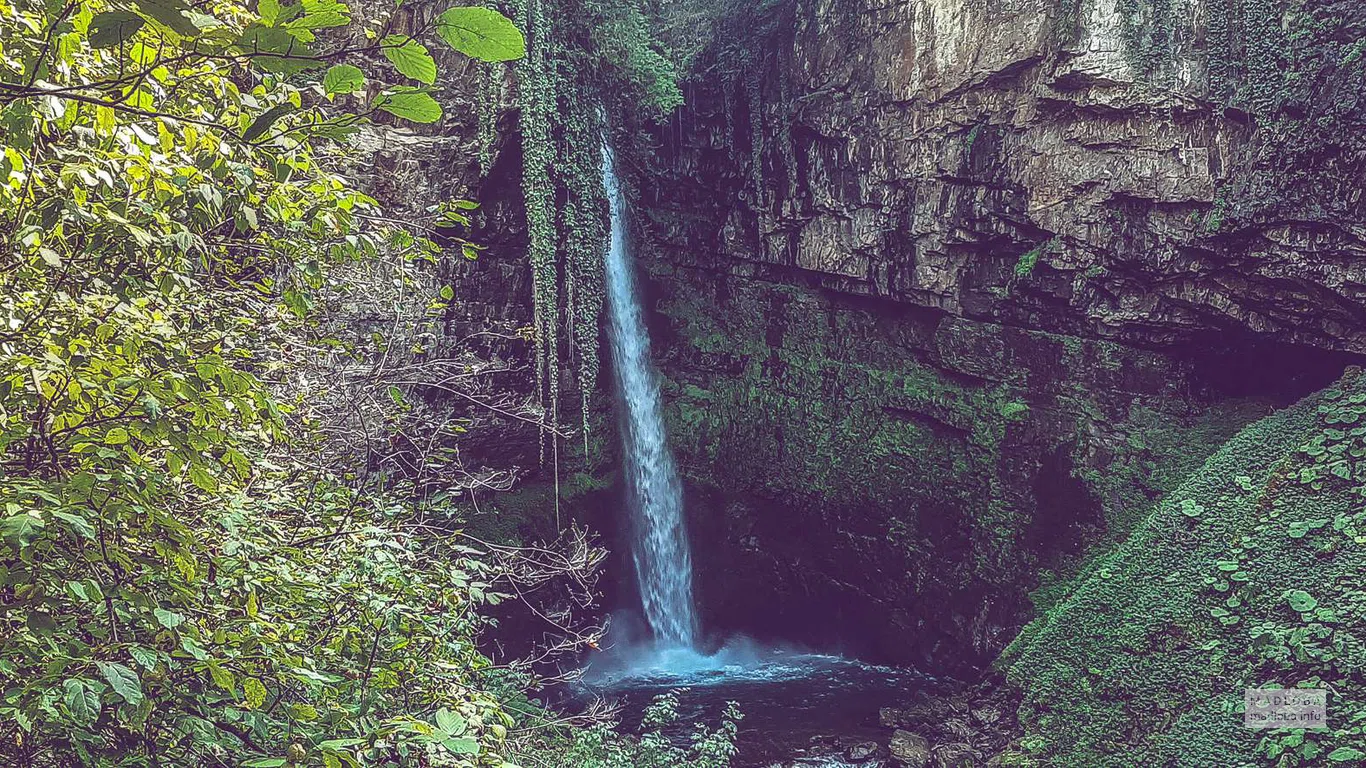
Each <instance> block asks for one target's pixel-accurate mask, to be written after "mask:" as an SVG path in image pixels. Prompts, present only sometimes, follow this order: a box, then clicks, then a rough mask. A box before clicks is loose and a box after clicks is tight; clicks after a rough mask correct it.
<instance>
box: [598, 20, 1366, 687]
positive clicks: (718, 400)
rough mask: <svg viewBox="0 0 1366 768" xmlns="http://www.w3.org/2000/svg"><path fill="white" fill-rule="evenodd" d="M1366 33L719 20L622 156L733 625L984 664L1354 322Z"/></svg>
mask: <svg viewBox="0 0 1366 768" xmlns="http://www.w3.org/2000/svg"><path fill="white" fill-rule="evenodd" d="M1363 31H1366V9H1363V8H1362V7H1359V6H1358V5H1357V4H1353V3H1348V2H1341V1H1339V0H1304V1H1303V2H1301V1H1300V0H1293V1H1291V2H1274V1H1273V0H1063V1H1062V2H1045V1H1044V0H893V1H892V2H872V1H871V0H867V1H863V0H786V1H785V2H776V3H767V4H762V5H760V6H754V7H748V8H747V9H745V10H741V11H739V12H737V14H736V15H734V16H731V17H727V18H724V19H722V20H720V21H718V22H717V24H716V27H715V34H714V41H715V42H713V44H712V46H711V48H710V49H709V51H708V52H706V53H704V54H703V55H702V56H701V57H700V59H699V63H698V66H697V68H696V74H695V76H694V78H693V80H692V81H691V82H690V83H689V84H688V87H687V88H686V89H685V93H686V95H687V96H688V104H687V106H685V107H684V108H683V110H682V111H681V112H680V114H678V115H677V116H676V117H675V119H674V120H673V121H672V122H671V123H669V124H667V125H665V126H659V127H655V128H649V127H641V130H639V131H636V132H634V133H633V134H632V135H631V137H630V141H631V147H630V149H629V151H628V152H626V153H625V155H626V156H627V161H628V163H629V165H630V168H631V170H632V171H633V174H632V176H633V179H634V182H635V188H636V191H637V201H636V205H635V210H636V211H637V218H638V224H639V226H640V229H641V238H640V239H641V242H642V244H643V246H644V248H643V250H644V255H643V260H644V262H645V267H646V269H647V270H648V272H649V275H650V279H649V281H648V290H649V292H650V294H651V296H650V299H651V302H652V304H653V305H654V307H655V309H656V315H655V317H654V325H655V328H654V332H655V337H656V349H657V351H658V352H659V354H660V357H661V366H662V368H663V371H664V373H665V376H666V378H667V379H668V381H669V385H670V388H669V391H668V392H667V394H668V399H669V403H670V405H669V412H670V419H671V425H670V426H671V434H672V435H673V436H674V440H675V442H676V447H677V450H678V452H679V454H680V457H681V464H682V466H683V468H684V471H685V474H686V475H687V478H688V481H689V484H690V488H691V493H692V498H691V501H690V509H692V510H693V513H694V515H695V516H696V518H697V519H696V525H697V527H698V529H699V530H700V531H702V533H701V534H700V536H699V538H698V540H699V541H705V542H706V544H705V554H703V555H702V556H701V561H702V562H701V566H700V567H699V574H700V582H699V589H700V591H701V594H702V599H703V602H704V612H707V615H708V617H709V620H710V621H711V622H712V624H713V626H726V625H727V624H728V623H729V624H730V625H732V626H739V628H742V629H743V628H747V627H746V626H744V625H746V624H748V625H749V627H748V628H752V627H754V626H760V627H768V628H770V629H771V630H772V631H773V632H774V633H775V634H776V635H782V634H784V633H786V634H788V635H790V634H791V633H792V632H793V631H796V630H797V628H800V627H802V626H803V625H804V624H805V625H806V626H810V625H811V624H812V621H811V619H812V617H816V619H817V621H816V623H817V624H819V625H820V626H821V627H822V629H823V630H824V631H823V632H821V633H815V634H814V635H812V636H810V637H809V638H807V639H809V640H810V642H812V643H816V644H822V643H823V644H826V645H833V646H837V647H840V646H841V644H842V643H843V644H846V645H844V646H842V647H844V648H845V649H849V650H854V651H855V652H862V653H866V654H868V655H872V656H876V657H879V658H891V659H897V660H910V661H916V660H922V661H927V662H928V663H930V664H932V665H939V666H940V668H944V667H948V668H954V667H956V666H962V665H964V664H966V665H967V666H972V665H981V664H984V663H986V662H987V661H988V660H989V659H990V658H991V657H992V656H993V655H994V653H996V652H997V651H999V650H1000V648H1001V646H1002V645H1003V644H1004V642H1006V641H1008V640H1009V638H1010V636H1011V635H1012V634H1013V632H1014V629H1015V628H1016V627H1018V625H1019V623H1020V622H1021V621H1023V620H1024V619H1025V618H1027V617H1028V616H1030V615H1032V613H1033V612H1035V611H1036V610H1039V609H1041V608H1046V607H1047V605H1048V604H1050V603H1051V602H1052V601H1054V600H1057V599H1060V598H1062V597H1063V596H1064V595H1065V594H1066V591H1067V589H1068V587H1067V586H1066V584H1067V577H1068V576H1069V575H1070V574H1071V573H1073V572H1074V571H1075V569H1076V568H1078V567H1080V564H1081V563H1082V562H1083V561H1084V560H1085V559H1086V557H1087V556H1088V554H1090V553H1095V552H1098V551H1100V550H1101V549H1103V548H1104V547H1106V546H1108V545H1109V543H1112V542H1114V541H1117V540H1122V538H1123V537H1124V536H1125V535H1126V534H1127V532H1128V531H1129V530H1131V528H1132V526H1133V524H1134V521H1136V520H1138V519H1140V518H1142V516H1143V515H1145V514H1146V513H1147V511H1148V509H1149V508H1150V507H1151V505H1152V504H1153V502H1154V501H1155V500H1156V499H1159V498H1161V497H1162V496H1163V494H1165V493H1166V492H1168V491H1170V490H1171V489H1172V488H1174V487H1175V486H1176V484H1178V483H1179V482H1180V481H1181V479H1182V478H1183V477H1184V475H1185V473H1186V472H1188V471H1190V470H1191V469H1192V468H1194V467H1198V466H1199V463H1200V462H1201V461H1202V460H1203V458H1204V457H1205V456H1207V455H1208V454H1209V453H1210V452H1211V451H1213V450H1214V449H1215V448H1216V447H1217V446H1218V445H1219V444H1220V443H1222V442H1223V441H1224V440H1225V439H1227V438H1228V437H1229V436H1230V435H1231V434H1233V432H1235V431H1236V430H1237V429H1238V428H1239V427H1241V426H1242V425H1243V424H1246V423H1248V422H1249V421H1250V420H1253V419H1255V418H1257V417H1259V416H1260V415H1261V414H1264V413H1265V412H1266V410H1267V409H1269V408H1273V407H1276V406H1279V405H1284V404H1287V403H1288V402H1290V401H1292V400H1293V399H1294V398H1296V397H1299V396H1302V395H1304V394H1306V393H1307V392H1309V391H1312V390H1313V389H1315V388H1317V387H1320V386H1323V385H1325V384H1326V383H1328V382H1330V381H1332V380H1333V378H1335V377H1336V375H1337V374H1338V373H1340V372H1341V370H1342V366H1343V363H1344V362H1345V360H1346V359H1347V357H1344V356H1342V355H1350V353H1362V352H1366V323H1363V305H1362V299H1363V290H1364V288H1363V286H1366V259H1363V257H1366V230H1364V229H1363V228H1362V225H1361V221H1363V220H1366V219H1364V218H1363V216H1362V214H1363V213H1366V210H1363V207H1362V206H1363V202H1362V200H1361V193H1360V191H1359V190H1360V188H1361V187H1362V186H1363V184H1364V183H1366V176H1364V175H1363V169H1366V139H1364V138H1363V137H1366V131H1362V130H1361V129H1362V128H1364V127H1366V125H1363V123H1366V109H1363V107H1366V76H1363V75H1364V74H1366V69H1363V67H1366V63H1364V62H1363V61H1362V53H1363V50H1366V44H1364V43H1362V40H1363V38H1364V37H1366V35H1363ZM699 548H701V547H699ZM1035 589H1037V591H1036V592H1035V593H1034V595H1033V597H1034V600H1035V601H1036V602H1035V603H1033V604H1031V603H1030V601H1029V600H1027V599H1026V597H1025V595H1026V593H1028V592H1029V591H1030V590H1035ZM804 620H805V621H804ZM816 635H821V636H816ZM850 638H861V639H860V640H858V641H853V640H850ZM850 643H852V644H854V645H858V644H860V643H861V644H862V647H859V648H850V645H848V644H850Z"/></svg>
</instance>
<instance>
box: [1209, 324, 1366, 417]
mask: <svg viewBox="0 0 1366 768" xmlns="http://www.w3.org/2000/svg"><path fill="white" fill-rule="evenodd" d="M1183 356H1184V357H1186V358H1187V359H1188V360H1189V361H1190V363H1191V366H1192V371H1193V373H1194V380H1195V383H1196V384H1197V386H1199V387H1200V389H1201V390H1202V392H1201V394H1202V395H1203V396H1204V397H1206V398H1208V399H1210V400H1223V399H1230V398H1242V397H1264V398H1267V399H1269V400H1271V401H1273V402H1274V403H1275V404H1276V406H1277V407H1281V408H1283V407H1285V406H1287V405H1290V404H1291V403H1294V402H1295V401H1297V400H1299V399H1300V398H1302V397H1305V396H1307V395H1309V394H1312V393H1313V392H1316V391H1318V390H1320V389H1323V388H1324V387H1327V386H1328V385H1330V384H1332V383H1333V382H1334V381H1336V380H1337V379H1338V377H1340V376H1342V372H1343V371H1344V370H1345V369H1346V368H1347V366H1349V365H1366V356H1363V355H1357V354H1352V353H1350V352H1335V351H1330V350H1324V349H1320V348H1316V347H1309V346H1304V345H1299V344H1287V343H1283V342H1277V341H1268V340H1266V339H1263V338H1258V337H1255V336H1252V335H1250V334H1234V333H1225V334H1219V335H1217V336H1215V335H1207V336H1203V337H1201V338H1199V339H1196V340H1193V341H1192V342H1191V344H1190V345H1189V346H1188V348H1187V349H1186V350H1185V352H1184V353H1183Z"/></svg>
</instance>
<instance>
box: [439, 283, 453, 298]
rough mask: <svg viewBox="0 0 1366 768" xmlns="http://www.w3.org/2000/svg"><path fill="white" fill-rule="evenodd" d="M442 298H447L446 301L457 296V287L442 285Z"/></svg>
mask: <svg viewBox="0 0 1366 768" xmlns="http://www.w3.org/2000/svg"><path fill="white" fill-rule="evenodd" d="M441 298H443V299H445V300H446V301H450V300H451V299H453V298H455V289H454V288H452V287H450V286H449V285H443V286H441Z"/></svg>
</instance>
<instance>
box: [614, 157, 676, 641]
mask: <svg viewBox="0 0 1366 768" xmlns="http://www.w3.org/2000/svg"><path fill="white" fill-rule="evenodd" d="M614 164H615V158H614V156H613V153H612V148H611V147H610V146H608V145H607V144H606V142H604V143H603V147H602V183H603V187H604V188H605V189H606V190H607V200H608V203H609V208H610V211H611V239H610V241H609V243H608V248H607V311H608V317H609V320H610V327H609V330H610V334H609V335H610V337H611V343H612V362H613V366H612V367H613V368H614V369H615V371H616V385H617V392H618V394H619V395H620V396H621V401H622V403H623V405H624V406H625V413H624V414H623V417H622V418H621V419H619V421H620V422H621V435H622V448H623V451H622V452H623V454H624V456H623V459H622V463H623V468H624V470H625V473H626V486H627V494H628V497H629V503H630V514H631V529H632V535H633V540H632V542H631V558H632V560H633V561H634V563H635V571H636V582H637V583H638V584H639V585H640V596H641V600H642V602H643V603H644V607H645V618H646V620H647V621H648V622H649V624H650V629H651V630H652V631H653V632H654V636H655V640H656V641H657V642H658V643H659V644H661V645H665V646H673V647H681V648H691V647H692V646H693V642H694V639H695V636H696V634H697V617H696V615H695V613H694V611H693V600H692V558H691V556H690V555H689V552H688V533H687V530H686V528H685V526H684V521H683V490H682V486H681V485H680V483H679V481H678V470H677V469H676V468H675V467H674V460H673V456H672V455H671V454H670V453H669V446H668V443H667V441H666V439H665V433H664V419H663V416H662V414H661V410H660V404H659V381H658V376H657V374H656V372H655V369H654V365H653V363H652V362H651V360H650V337H649V335H648V334H647V332H646V329H645V319H644V316H643V314H642V312H641V307H640V299H639V297H638V296H637V295H636V286H635V277H634V276H633V274H632V271H631V268H632V265H631V259H630V257H629V255H628V253H627V232H626V201H625V200H624V199H623V198H622V194H621V184H620V182H619V181H618V180H617V175H616V170H615V168H614V167H613V166H614Z"/></svg>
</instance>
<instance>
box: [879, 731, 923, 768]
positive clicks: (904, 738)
mask: <svg viewBox="0 0 1366 768" xmlns="http://www.w3.org/2000/svg"><path fill="white" fill-rule="evenodd" d="M887 749H888V750H889V751H890V752H891V753H892V757H894V758H896V760H897V762H898V763H899V764H900V765H902V766H905V768H924V766H926V765H929V763H930V742H929V740H928V739H926V738H925V737H924V736H921V735H920V734H918V733H912V732H910V731H901V730H898V731H897V732H895V733H893V734H892V740H891V743H890V744H888V745H887Z"/></svg>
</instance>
